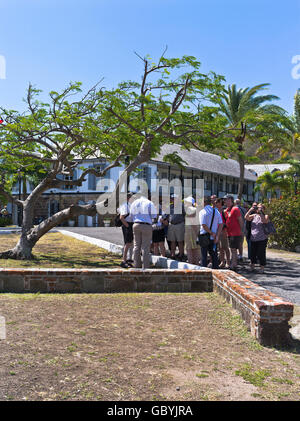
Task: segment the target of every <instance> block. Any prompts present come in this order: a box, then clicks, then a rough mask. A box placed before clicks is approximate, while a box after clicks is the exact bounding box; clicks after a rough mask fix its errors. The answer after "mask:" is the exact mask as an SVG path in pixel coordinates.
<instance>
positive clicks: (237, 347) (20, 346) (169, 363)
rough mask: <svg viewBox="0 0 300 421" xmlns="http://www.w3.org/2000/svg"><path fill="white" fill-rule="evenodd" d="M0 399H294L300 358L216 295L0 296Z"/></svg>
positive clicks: (296, 392) (296, 393) (293, 350)
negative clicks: (252, 328)
mask: <svg viewBox="0 0 300 421" xmlns="http://www.w3.org/2000/svg"><path fill="white" fill-rule="evenodd" d="M0 308H1V315H2V316H4V317H5V318H6V322H7V339H6V340H2V341H0V400H135V401H136V400H151V401H154V400H181V401H185V400H299V364H300V356H299V353H298V352H299V350H298V351H297V349H292V350H289V351H287V350H286V351H278V350H275V349H273V348H263V347H261V346H260V345H258V344H257V343H256V342H255V341H254V339H253V338H252V336H251V335H250V334H249V332H247V330H246V329H245V327H244V324H243V322H242V320H241V319H240V318H239V316H237V315H236V313H235V312H234V311H233V310H232V309H231V307H230V306H229V305H228V304H226V303H224V301H223V300H222V298H221V297H220V296H218V295H216V294H215V293H202V294H198V293H194V294H191V293H190V294H150V293H149V294H148V293H145V294H0Z"/></svg>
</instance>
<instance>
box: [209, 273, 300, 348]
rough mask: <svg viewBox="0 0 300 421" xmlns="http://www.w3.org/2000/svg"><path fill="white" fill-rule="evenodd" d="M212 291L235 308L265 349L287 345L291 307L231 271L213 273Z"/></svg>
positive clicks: (288, 341) (288, 303) (291, 313)
mask: <svg viewBox="0 0 300 421" xmlns="http://www.w3.org/2000/svg"><path fill="white" fill-rule="evenodd" d="M212 272H213V280H214V290H216V291H218V292H219V293H220V294H221V295H222V296H223V297H224V298H225V299H226V300H227V301H228V302H230V304H231V305H232V307H233V308H235V309H236V310H237V311H238V312H239V313H240V314H241V316H242V318H243V320H244V321H245V322H246V324H247V326H248V328H249V329H250V331H251V333H252V335H253V336H255V338H256V339H257V340H258V341H259V342H260V343H261V344H262V345H266V346H285V345H287V344H289V343H290V340H291V337H290V334H289V328H290V326H289V323H288V322H289V320H290V319H291V318H292V316H293V308H294V306H293V304H292V303H290V302H287V301H285V300H284V299H282V298H280V297H278V296H277V295H275V294H273V293H272V292H270V291H268V290H266V289H265V288H263V287H260V286H259V285H257V284H255V283H254V282H251V281H249V280H248V279H246V278H244V277H243V276H241V275H238V274H237V273H235V272H232V271H220V270H213V271H212Z"/></svg>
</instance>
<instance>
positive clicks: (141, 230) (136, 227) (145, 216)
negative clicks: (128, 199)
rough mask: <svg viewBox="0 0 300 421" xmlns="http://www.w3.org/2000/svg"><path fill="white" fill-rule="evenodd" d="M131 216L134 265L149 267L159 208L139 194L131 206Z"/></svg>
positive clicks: (136, 266)
mask: <svg viewBox="0 0 300 421" xmlns="http://www.w3.org/2000/svg"><path fill="white" fill-rule="evenodd" d="M130 216H131V217H132V221H133V266H134V267H135V268H141V267H143V269H148V268H149V267H150V246H151V241H152V219H154V218H156V217H157V210H156V208H155V206H154V204H153V202H151V201H150V200H148V199H147V198H146V197H144V196H142V195H138V197H137V199H136V200H134V201H133V203H132V204H131V206H130ZM141 252H142V254H143V264H142V262H141Z"/></svg>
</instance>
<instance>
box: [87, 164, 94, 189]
mask: <svg viewBox="0 0 300 421" xmlns="http://www.w3.org/2000/svg"><path fill="white" fill-rule="evenodd" d="M89 168H93V165H89ZM88 189H89V190H96V176H95V174H91V173H89V175H88Z"/></svg>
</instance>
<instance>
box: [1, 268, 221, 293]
mask: <svg viewBox="0 0 300 421" xmlns="http://www.w3.org/2000/svg"><path fill="white" fill-rule="evenodd" d="M212 290H213V280H212V273H211V271H209V270H208V271H203V270H201V271H191V270H170V269H154V270H153V269H147V270H145V271H143V270H139V269H130V270H122V269H111V270H109V269H0V292H75V293H79V292H94V293H111V292H203V291H205V292H211V291H212Z"/></svg>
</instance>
